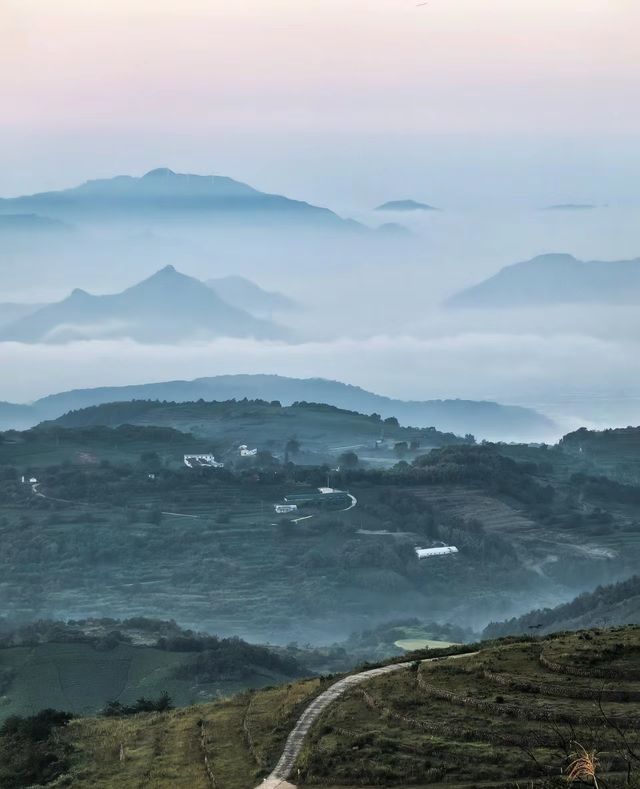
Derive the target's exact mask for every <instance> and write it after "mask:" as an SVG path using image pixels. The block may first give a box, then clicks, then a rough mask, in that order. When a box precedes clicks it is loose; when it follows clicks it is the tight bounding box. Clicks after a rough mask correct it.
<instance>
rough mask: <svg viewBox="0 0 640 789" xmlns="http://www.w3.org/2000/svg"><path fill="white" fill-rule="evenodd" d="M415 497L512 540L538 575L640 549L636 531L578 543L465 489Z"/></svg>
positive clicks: (434, 489)
mask: <svg viewBox="0 0 640 789" xmlns="http://www.w3.org/2000/svg"><path fill="white" fill-rule="evenodd" d="M412 493H413V494H414V495H415V496H417V497H418V498H420V499H422V500H423V501H426V502H429V503H430V504H432V505H433V506H435V507H437V508H438V509H439V510H440V511H442V512H446V513H448V514H449V515H454V516H456V517H459V518H463V519H475V520H478V521H480V522H481V523H482V525H483V526H484V527H485V529H486V530H487V531H488V532H490V533H494V534H497V535H499V536H500V537H503V538H506V539H508V540H509V542H510V543H511V544H512V545H513V546H514V547H515V548H516V550H517V552H518V555H519V557H520V558H521V560H522V561H523V562H524V563H525V565H526V566H528V567H529V568H530V569H532V570H534V571H535V572H537V573H538V574H544V573H545V566H546V565H552V564H555V563H557V562H561V561H562V560H563V559H569V560H594V561H598V560H609V559H615V558H616V557H617V556H618V555H619V552H620V549H621V548H622V547H626V549H627V550H628V549H629V548H631V550H634V548H635V547H637V548H640V541H639V540H640V535H638V534H637V530H635V529H634V530H632V531H634V532H635V533H634V534H631V535H629V534H628V532H627V531H625V532H624V534H623V535H622V534H620V533H619V532H618V533H613V534H608V535H598V537H597V539H590V540H585V539H584V537H583V535H579V537H578V538H577V539H576V536H574V535H573V534H569V533H563V531H562V530H561V529H558V528H546V527H544V526H543V525H541V524H540V523H537V522H536V521H535V520H533V519H532V518H530V517H528V516H527V514H526V513H524V512H523V511H522V510H520V509H517V508H516V507H514V506H512V505H511V504H509V503H507V502H506V501H503V500H501V499H499V498H497V497H495V496H490V495H488V494H486V493H484V492H483V491H481V490H478V489H476V488H473V487H468V486H465V485H434V486H429V487H421V488H414V489H412Z"/></svg>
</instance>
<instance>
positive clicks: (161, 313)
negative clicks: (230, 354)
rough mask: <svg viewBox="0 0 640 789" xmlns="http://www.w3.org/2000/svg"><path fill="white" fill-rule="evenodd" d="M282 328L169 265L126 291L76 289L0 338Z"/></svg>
mask: <svg viewBox="0 0 640 789" xmlns="http://www.w3.org/2000/svg"><path fill="white" fill-rule="evenodd" d="M285 335H286V332H285V330H284V329H282V328H280V327H278V326H276V325H275V324H273V323H270V322H269V321H263V320H258V319H257V318H254V317H253V316H252V315H250V314H249V313H248V312H246V311H244V310H241V309H239V308H238V307H233V306H231V305H230V304H227V303H226V302H225V301H223V300H222V299H221V298H220V297H219V296H218V295H217V293H216V292H215V291H213V290H212V289H211V288H209V287H207V285H205V284H204V283H202V282H200V281H198V280H197V279H194V278H193V277H188V276H186V275H184V274H180V273H179V272H177V271H176V270H175V269H174V268H173V266H167V267H166V268H163V269H162V270H161V271H158V272H157V273H156V274H154V275H153V276H151V277H149V278H148V279H145V280H144V281H143V282H140V283H138V284H137V285H133V286H132V287H130V288H127V290H124V291H122V293H116V294H113V295H108V296H93V295H91V294H90V293H87V292H86V291H84V290H74V291H73V293H71V295H70V296H68V297H67V298H66V299H64V300H63V301H60V302H57V303H55V304H49V305H46V306H44V307H41V308H40V309H38V310H36V311H35V312H32V313H30V314H27V315H26V316H24V317H21V318H18V319H17V320H15V321H13V322H12V323H9V324H8V325H6V326H4V327H2V328H0V341H13V342H28V343H36V342H48V343H60V342H70V341H73V340H93V339H107V338H124V337H126V338H130V339H134V340H137V341H139V342H146V343H158V342H179V341H182V340H187V339H205V338H208V337H220V336H222V337H255V338H257V339H275V338H283V337H284V336H285Z"/></svg>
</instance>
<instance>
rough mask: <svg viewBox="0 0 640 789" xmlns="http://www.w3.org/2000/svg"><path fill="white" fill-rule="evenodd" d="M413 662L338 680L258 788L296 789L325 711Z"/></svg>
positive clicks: (294, 731)
mask: <svg viewBox="0 0 640 789" xmlns="http://www.w3.org/2000/svg"><path fill="white" fill-rule="evenodd" d="M477 654H478V653H477V652H468V653H466V654H463V655H452V656H451V657H447V658H426V660H422V661H421V662H422V663H431V662H432V661H434V660H455V659H456V658H461V657H471V656H472V655H477ZM412 662H413V661H407V662H405V663H392V664H390V665H388V666H382V667H381V668H373V669H369V670H368V671H361V672H360V673H359V674H350V675H349V676H348V677H344V678H343V679H340V680H338V681H337V682H336V683H335V684H334V685H331V687H330V688H328V689H327V690H325V691H324V693H321V694H320V695H319V696H317V697H316V698H315V699H314V700H313V701H312V702H311V703H310V704H309V706H308V707H307V708H306V709H305V711H304V712H303V713H302V715H301V716H300V717H299V718H298V722H297V723H296V725H295V726H294V727H293V729H292V730H291V732H290V734H289V736H288V737H287V742H286V743H285V746H284V751H283V752H282V756H281V757H280V759H279V761H278V763H277V764H276V766H275V768H274V769H273V772H272V773H271V775H269V776H268V778H265V779H264V781H263V782H262V784H260V786H259V787H257V788H256V789H296V787H295V786H294V785H293V784H290V783H287V779H288V778H290V777H291V773H292V772H293V768H294V767H295V763H296V761H297V760H298V756H300V752H301V751H302V746H303V744H304V740H305V737H306V736H307V734H308V733H309V731H310V729H311V727H312V726H313V724H314V723H315V722H316V721H317V720H318V718H319V717H320V715H321V714H322V712H324V710H325V709H326V708H327V707H328V706H329V705H330V704H331V703H332V702H334V701H335V700H336V699H338V698H339V697H340V696H342V695H343V694H344V693H346V692H347V691H348V690H349V689H350V688H353V687H354V686H356V685H360V684H361V683H363V682H366V681H367V680H368V679H373V678H374V677H380V676H383V675H384V674H392V673H393V672H395V671H400V670H402V669H404V668H409V666H410V665H411V664H412Z"/></svg>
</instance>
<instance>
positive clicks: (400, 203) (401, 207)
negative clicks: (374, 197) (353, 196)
mask: <svg viewBox="0 0 640 789" xmlns="http://www.w3.org/2000/svg"><path fill="white" fill-rule="evenodd" d="M375 210H376V211H437V210H438V209H437V208H434V207H433V206H432V205H428V204H427V203H420V202H418V201H417V200H389V201H388V202H386V203H382V205H379V206H378V207H377V208H376V209H375Z"/></svg>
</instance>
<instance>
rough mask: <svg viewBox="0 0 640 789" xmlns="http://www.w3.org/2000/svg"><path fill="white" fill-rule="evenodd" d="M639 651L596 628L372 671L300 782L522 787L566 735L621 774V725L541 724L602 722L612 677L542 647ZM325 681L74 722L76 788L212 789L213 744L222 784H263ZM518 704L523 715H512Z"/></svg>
mask: <svg viewBox="0 0 640 789" xmlns="http://www.w3.org/2000/svg"><path fill="white" fill-rule="evenodd" d="M616 644H623V645H626V646H623V647H622V648H621V647H616V646H615V645H616ZM639 647H640V628H626V629H624V630H612V631H592V632H590V633H587V634H572V635H567V636H563V637H561V638H560V639H556V640H546V641H542V642H539V641H538V642H536V641H534V642H526V641H525V642H519V643H511V644H509V643H504V644H502V645H497V646H496V645H494V646H488V647H487V648H486V649H485V650H483V651H482V652H481V653H480V654H479V655H477V656H470V657H468V658H463V659H461V660H459V661H455V663H454V662H451V663H447V662H446V661H444V662H442V661H441V662H435V663H429V664H423V665H422V666H421V668H420V670H419V672H418V673H416V672H415V671H412V670H411V669H408V670H404V671H400V672H398V673H397V674H392V675H387V676H384V677H380V678H377V679H375V680H371V681H369V682H368V683H366V685H365V686H364V688H361V689H354V690H352V691H350V692H348V693H347V694H346V695H345V696H343V697H342V698H341V699H340V700H339V701H338V702H336V703H334V704H333V705H332V706H331V707H330V708H329V709H328V710H327V712H325V713H324V715H323V716H322V717H321V718H320V720H319V721H318V723H317V724H316V725H315V726H314V727H313V729H312V731H311V733H310V736H309V738H308V740H307V743H306V746H305V748H304V750H303V753H302V755H301V757H300V760H299V762H298V768H299V774H298V778H297V779H296V780H297V782H298V784H299V785H300V786H309V787H310V786H323V787H338V786H340V787H358V786H362V785H367V786H382V785H384V786H398V787H406V786H426V785H429V786H447V787H458V786H467V787H470V786H479V785H487V786H503V787H504V786H513V783H512V782H513V780H514V779H515V780H518V779H519V780H520V781H521V785H522V783H523V782H524V781H527V780H534V779H536V778H540V776H541V775H543V773H544V770H545V769H547V768H549V769H550V770H552V771H553V772H555V774H556V775H557V774H558V772H559V770H560V767H561V766H562V765H563V764H564V763H565V762H564V760H563V756H562V749H561V748H559V747H558V743H559V738H560V736H571V737H575V738H580V737H581V738H583V739H582V740H581V741H584V742H585V744H586V745H587V746H588V747H590V746H591V745H594V746H595V747H598V748H599V749H601V750H603V751H604V753H603V755H602V760H603V767H604V769H605V770H608V771H609V772H610V773H612V774H614V775H615V774H617V773H618V772H619V766H620V765H619V764H618V763H616V760H615V758H613V757H612V756H611V754H612V753H613V751H614V750H615V747H614V746H615V742H614V740H612V733H611V732H610V731H609V732H607V731H606V730H604V729H602V727H601V726H599V725H598V726H591V724H589V723H588V722H587V721H586V720H585V721H583V722H577V723H572V724H565V723H563V722H559V723H557V724H554V725H553V726H551V725H549V724H548V723H545V722H544V721H542V720H540V718H541V717H543V715H544V714H545V711H547V712H548V711H551V713H552V714H556V715H557V714H564V715H565V716H569V717H574V718H575V717H576V716H577V715H582V716H584V717H585V718H590V717H591V718H594V719H595V718H598V716H599V713H598V709H597V705H596V704H595V703H594V700H593V698H592V699H580V698H575V696H576V690H578V691H587V692H591V693H593V694H594V698H596V697H597V695H598V694H599V693H600V691H601V690H602V685H603V683H602V679H600V678H599V679H593V678H589V677H579V678H576V677H569V676H567V675H564V674H558V673H552V672H550V671H548V670H547V669H545V668H544V667H543V666H542V665H541V664H540V662H539V653H540V652H541V651H548V652H549V654H550V655H551V656H553V657H556V658H557V657H558V656H560V658H561V659H562V660H563V661H564V662H565V663H568V664H570V665H571V664H575V665H582V666H584V664H585V660H584V656H585V650H587V651H588V653H589V655H590V657H589V660H588V661H587V663H588V665H589V666H591V668H595V669H598V668H601V667H602V666H606V665H607V661H608V656H609V654H610V653H611V650H612V649H613V650H614V651H616V652H617V654H618V662H619V663H620V665H622V664H624V665H626V667H627V668H629V667H630V666H631V667H632V668H633V669H634V670H638V669H640V650H639ZM623 653H624V654H623ZM416 654H422V655H424V654H425V653H416ZM487 671H490V672H492V675H491V678H489V675H488V674H486V673H485V672H487ZM495 675H499V676H500V677H501V679H502V681H501V682H498V681H497V680H496V679H495ZM523 683H525V686H526V687H527V689H526V690H523V689H522V685H523ZM425 684H426V685H427V686H432V687H436V688H438V689H439V690H440V691H442V690H447V691H450V692H451V693H453V694H456V696H467V697H472V698H473V699H475V700H480V701H485V702H490V703H492V704H494V705H496V706H495V707H494V708H492V709H491V710H489V711H487V710H484V709H480V708H478V707H475V706H465V705H461V704H457V703H452V702H451V701H448V700H443V699H438V698H434V697H433V696H432V695H430V693H428V692H427V691H426V690H425V687H424V686H425ZM534 687H535V688H536V690H535V692H534ZM551 688H553V692H551ZM606 688H607V689H608V690H612V689H625V690H627V691H630V692H632V693H635V694H638V695H640V682H638V681H622V680H616V681H615V682H613V681H612V682H608V683H607V685H606ZM321 689H322V683H321V680H311V681H303V682H299V683H294V684H291V685H287V686H282V687H280V688H275V689H269V690H263V691H258V692H256V693H253V694H252V693H244V694H241V695H239V696H236V697H235V698H234V699H231V700H230V701H226V702H221V703H216V704H206V705H200V706H197V707H192V708H188V709H184V710H179V711H174V712H170V713H166V714H151V715H139V716H136V717H134V718H131V719H128V720H126V721H119V720H95V719H84V720H78V721H75V722H73V723H72V724H71V725H70V726H69V727H68V729H67V730H66V732H65V733H64V738H65V741H67V742H69V743H71V744H72V746H73V757H72V761H73V767H72V770H71V775H70V776H69V777H72V779H73V784H72V785H73V786H77V787H87V788H88V787H90V786H95V787H116V786H117V787H121V788H122V789H129V788H130V787H131V788H132V787H138V786H153V787H157V788H158V789H164V788H165V787H166V789H169V788H170V787H171V788H172V789H173V787H176V789H179V788H180V787H185V789H186V787H207V786H210V785H211V784H210V783H209V782H208V780H209V779H208V778H207V777H206V774H205V769H204V754H205V752H206V754H207V756H208V757H209V764H210V767H211V770H212V773H213V776H214V779H215V786H216V787H218V789H251V787H253V786H255V785H257V784H258V783H259V781H260V778H261V777H262V776H263V775H265V774H266V773H267V772H268V771H269V769H270V768H271V767H272V766H273V765H274V764H275V762H276V761H277V758H278V755H279V753H280V750H281V748H282V745H283V743H284V741H285V739H286V736H287V733H288V732H289V730H290V729H291V727H292V725H293V723H294V721H295V720H296V719H297V717H298V715H299V714H300V711H301V710H302V709H303V708H304V706H305V705H306V703H308V701H309V700H310V699H311V698H312V697H313V696H315V695H316V694H317V693H318V692H319V691H320V690H321ZM363 689H364V690H365V691H366V694H367V695H366V696H365V694H363V693H362V690H363ZM603 703H604V706H605V708H606V711H607V713H608V714H612V715H613V714H626V715H628V714H632V715H638V714H639V705H638V703H637V702H635V701H626V702H625V701H615V702H609V701H607V700H605V701H604V702H603ZM515 707H518V708H520V709H521V710H522V711H523V712H522V714H519V715H517V716H514V715H512V714H509V713H508V711H509V709H511V708H515ZM496 710H497V711H496ZM202 721H204V727H205V733H204V737H203V736H202V725H201V722H202ZM594 738H595V739H594ZM120 743H123V744H124V745H125V749H126V754H127V758H126V761H125V762H124V763H120V761H119V749H120ZM532 756H535V758H536V759H537V760H538V761H539V763H540V765H541V767H540V766H537V765H536V764H535V762H534V760H533V759H532V758H531V757H532ZM59 785H61V786H62V785H68V784H65V783H64V782H63V781H61V782H60V784H59ZM527 785H529V784H528V783H527ZM610 785H616V784H615V783H614V784H610Z"/></svg>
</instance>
